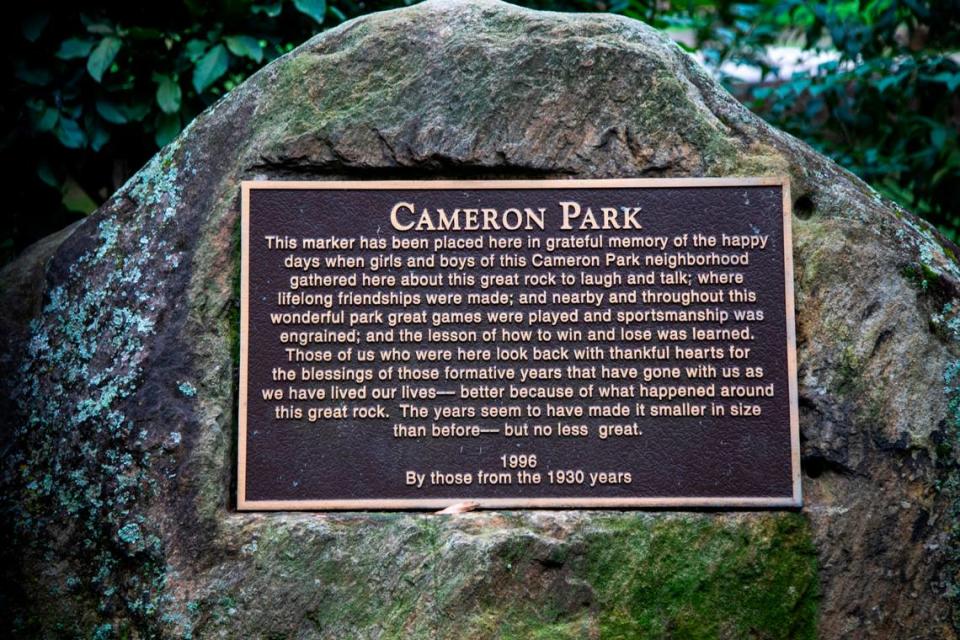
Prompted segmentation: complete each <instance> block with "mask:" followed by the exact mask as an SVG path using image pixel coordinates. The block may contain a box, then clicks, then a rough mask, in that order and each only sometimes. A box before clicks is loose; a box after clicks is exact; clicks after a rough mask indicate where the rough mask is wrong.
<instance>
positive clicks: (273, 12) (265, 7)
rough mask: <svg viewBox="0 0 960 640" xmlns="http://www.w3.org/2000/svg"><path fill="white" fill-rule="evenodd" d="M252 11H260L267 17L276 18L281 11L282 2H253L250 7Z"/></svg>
mask: <svg viewBox="0 0 960 640" xmlns="http://www.w3.org/2000/svg"><path fill="white" fill-rule="evenodd" d="M250 10H251V11H252V12H253V13H262V14H264V15H265V16H267V17H268V18H276V17H277V16H278V15H280V12H281V11H283V3H281V2H271V3H270V4H255V5H253V6H252V7H250Z"/></svg>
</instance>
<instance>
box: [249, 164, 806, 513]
mask: <svg viewBox="0 0 960 640" xmlns="http://www.w3.org/2000/svg"><path fill="white" fill-rule="evenodd" d="M242 217H243V233H242V245H243V246H242V273H241V327H240V329H241V330H240V335H241V341H240V343H241V346H240V349H241V351H240V400H239V404H240V407H239V416H240V418H239V428H240V432H239V447H238V448H239V464H238V491H237V493H238V496H237V504H238V508H240V509H248V510H255V509H438V508H443V507H446V506H449V505H452V504H454V503H458V502H475V503H477V504H478V506H480V507H490V508H518V507H519V508H525V507H591V508H595V507H701V506H703V507H707V506H714V507H716V506H726V507H738V508H749V507H798V506H800V504H801V497H800V477H799V469H800V462H799V443H798V440H799V437H798V427H797V383H796V355H795V347H794V314H793V263H792V253H791V242H790V194H789V184H788V182H787V180H786V179H780V178H736V179H725V178H704V179H656V180H544V181H455V182H439V181H423V182H244V183H243V213H242Z"/></svg>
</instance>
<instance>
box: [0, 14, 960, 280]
mask: <svg viewBox="0 0 960 640" xmlns="http://www.w3.org/2000/svg"><path fill="white" fill-rule="evenodd" d="M412 2H413V0H374V1H371V2H366V3H364V2H357V1H354V0H341V1H338V2H336V4H331V3H328V2H326V1H325V0H319V1H318V0H218V1H214V2H199V1H198V0H181V2H169V3H121V4H117V5H116V6H115V7H112V8H110V9H107V8H104V7H103V6H102V5H97V4H93V3H90V4H87V3H74V4H71V5H70V6H69V8H66V9H59V10H57V11H56V13H54V12H52V11H49V10H45V9H40V8H36V5H30V4H18V5H16V7H17V8H16V9H15V10H14V14H13V16H12V18H10V19H8V20H7V21H6V22H5V24H6V28H7V29H8V30H9V29H12V30H13V32H12V33H9V34H7V36H6V37H5V38H4V41H5V42H7V43H8V44H10V45H12V46H13V55H10V56H7V60H8V63H7V74H8V100H7V101H6V102H5V104H4V105H3V106H0V114H2V117H3V127H2V137H0V149H2V154H3V157H4V159H5V160H6V162H5V163H4V164H5V166H7V167H9V169H8V172H9V173H8V178H9V180H8V183H9V184H10V185H11V193H10V194H9V196H12V197H8V212H7V216H8V221H7V226H6V233H5V234H4V236H3V237H4V238H5V240H3V241H2V243H0V263H2V262H6V261H7V260H9V259H10V257H12V256H13V255H15V253H16V252H18V251H20V250H22V249H23V248H24V247H25V246H26V245H27V244H29V243H30V242H33V241H34V240H36V239H38V238H40V237H42V236H43V235H46V234H47V233H50V232H52V231H55V230H56V229H58V228H60V227H62V226H64V225H65V224H67V223H68V222H70V221H71V220H73V219H76V218H77V217H78V216H82V215H83V214H86V213H89V211H90V210H92V209H93V208H94V207H95V206H96V205H97V204H98V203H99V202H102V201H103V200H105V199H106V198H107V197H108V196H109V194H110V193H112V192H113V191H114V190H115V189H116V188H117V187H119V186H120V184H122V183H123V181H125V180H126V179H127V178H128V177H129V176H130V175H131V174H132V173H133V171H134V170H136V169H137V168H138V167H139V166H140V165H142V164H143V163H144V162H145V161H146V160H147V159H148V158H149V157H150V155H152V154H153V153H154V152H155V151H156V149H157V148H158V147H160V146H163V145H165V144H166V143H168V142H169V141H170V140H172V139H173V138H174V137H175V136H176V135H177V134H178V133H179V132H180V130H181V129H182V127H183V126H185V125H186V123H188V122H189V121H190V120H191V119H192V118H194V117H195V116H196V115H197V114H198V113H200V111H202V110H203V109H205V108H206V107H207V106H209V105H210V104H212V103H213V102H214V101H216V100H217V99H218V98H220V97H221V96H223V95H224V94H225V93H226V92H228V91H229V90H230V89H232V88H233V87H235V86H236V85H237V84H239V83H240V82H242V81H243V79H244V78H246V77H247V76H248V75H250V74H251V73H253V72H254V71H255V70H256V69H258V68H259V67H260V66H262V65H264V64H266V63H268V62H270V61H271V60H273V59H274V58H276V57H277V56H280V55H282V54H284V53H286V52H288V51H290V50H291V49H293V47H294V46H296V45H297V44H299V43H300V42H302V41H303V40H305V39H307V38H308V37H309V36H311V35H313V34H314V33H315V32H316V31H317V30H321V29H324V28H327V27H330V26H334V25H336V24H339V23H340V22H342V21H344V20H346V19H348V18H350V17H354V16H357V15H360V14H363V13H368V12H370V11H374V10H380V9H388V8H393V7H397V6H403V5H404V4H411V3H412ZM520 4H524V5H527V6H531V7H535V8H541V9H555V10H577V11H598V10H599V11H612V12H615V13H621V14H624V15H627V16H630V17H634V18H638V19H641V20H644V21H646V22H648V23H650V24H652V25H654V26H656V27H658V28H661V29H666V30H668V31H671V33H673V35H674V36H675V37H676V38H677V39H678V40H680V41H681V42H684V43H686V46H687V47H688V48H689V49H691V50H695V51H698V52H699V55H701V56H702V58H703V60H704V62H705V64H707V65H708V66H710V67H712V68H714V70H716V72H717V73H718V74H720V75H721V77H722V78H723V80H724V81H725V82H726V84H727V86H728V87H729V88H730V89H731V90H732V91H733V92H734V93H735V95H737V96H738V97H739V98H740V99H741V100H743V101H744V102H745V103H746V104H747V105H748V106H750V108H751V109H753V110H755V111H756V112H758V113H760V114H761V115H762V116H763V117H765V118H766V119H768V120H769V121H770V122H772V123H773V124H775V125H776V126H778V127H780V128H782V129H785V130H787V131H790V132H791V133H794V134H795V135H797V136H799V137H800V138H802V139H804V140H806V141H807V142H809V143H810V144H812V145H813V146H814V147H816V148H817V149H819V150H820V151H822V152H824V153H826V154H828V155H830V156H831V157H833V158H835V159H836V160H837V161H839V162H840V163H841V164H843V165H845V166H847V167H848V168H850V169H851V170H853V171H854V172H856V173H858V174H859V175H861V176H862V177H864V178H865V179H866V180H868V181H869V182H871V183H872V184H873V185H874V186H875V187H877V188H879V189H880V190H882V191H883V192H884V193H886V194H887V195H888V196H890V197H892V198H893V199H895V200H897V201H899V202H901V203H902V204H904V205H905V206H907V207H908V208H911V209H913V210H915V211H917V212H918V213H920V214H921V215H924V216H926V217H928V218H929V219H930V220H931V221H932V222H934V223H936V224H938V225H939V226H940V227H941V229H942V230H944V231H945V232H946V233H947V234H948V235H950V236H952V237H954V238H956V235H957V231H958V229H960V212H958V211H957V207H956V205H955V200H956V198H955V196H953V193H954V192H955V191H956V190H957V188H958V187H960V184H958V182H960V146H958V145H960V142H958V127H960V97H958V91H957V90H958V88H960V67H958V64H957V55H956V52H957V50H958V49H960V46H958V45H960V18H958V15H960V0H940V1H934V0H845V1H832V2H804V1H801V0H752V1H745V2H731V1H729V0H718V1H714V2H710V1H705V0H671V1H664V0H613V2H610V3H609V4H607V3H604V2H602V1H601V2H598V1H594V0H526V1H521V2H520ZM782 44H790V45H796V46H798V47H800V48H802V49H803V50H804V51H806V52H808V53H810V54H827V55H824V57H823V58H822V60H821V61H819V62H817V63H816V64H814V65H813V66H812V72H810V71H804V72H802V73H797V74H794V75H786V74H785V72H784V70H783V69H782V68H781V67H782V65H781V64H780V63H778V62H777V61H776V60H774V59H772V58H771V56H770V55H769V54H770V51H771V49H770V47H772V46H775V45H782ZM730 65H739V67H738V68H739V69H740V70H743V69H744V68H748V69H752V70H755V72H756V75H757V76H758V78H759V80H760V81H759V82H752V83H746V82H743V81H742V80H738V79H737V78H736V77H733V76H731V75H728V74H727V70H728V69H729V68H730Z"/></svg>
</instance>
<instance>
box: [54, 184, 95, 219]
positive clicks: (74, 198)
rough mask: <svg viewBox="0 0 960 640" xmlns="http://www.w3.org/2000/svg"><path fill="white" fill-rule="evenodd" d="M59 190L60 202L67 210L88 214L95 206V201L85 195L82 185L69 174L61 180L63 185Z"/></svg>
mask: <svg viewBox="0 0 960 640" xmlns="http://www.w3.org/2000/svg"><path fill="white" fill-rule="evenodd" d="M60 191H61V193H62V194H63V199H62V200H61V202H62V203H63V206H64V207H65V208H66V209H67V210H68V211H76V212H77V213H83V214H89V213H93V212H94V211H95V210H96V208H97V203H96V202H94V201H93V198H91V197H90V196H89V195H87V192H86V191H84V190H83V187H81V186H80V185H79V184H78V183H77V181H76V180H74V179H73V178H71V177H69V176H67V179H66V180H64V181H63V187H62V188H61V190H60Z"/></svg>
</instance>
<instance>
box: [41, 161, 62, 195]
mask: <svg viewBox="0 0 960 640" xmlns="http://www.w3.org/2000/svg"><path fill="white" fill-rule="evenodd" d="M37 177H38V178H40V179H41V180H43V182H44V183H46V184H48V185H50V186H51V187H53V188H54V189H59V188H60V181H59V180H57V176H56V175H55V174H54V173H53V168H52V167H51V166H50V165H49V164H48V163H46V162H41V163H40V164H38V165H37Z"/></svg>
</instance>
